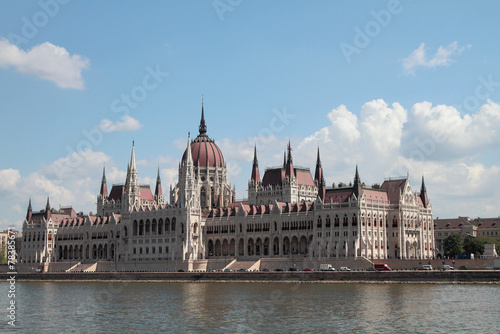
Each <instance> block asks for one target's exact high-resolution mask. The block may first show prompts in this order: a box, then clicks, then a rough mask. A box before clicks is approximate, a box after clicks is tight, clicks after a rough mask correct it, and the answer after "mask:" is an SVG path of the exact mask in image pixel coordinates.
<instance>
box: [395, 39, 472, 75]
mask: <svg viewBox="0 0 500 334" xmlns="http://www.w3.org/2000/svg"><path fill="white" fill-rule="evenodd" d="M470 47H471V45H467V46H466V47H463V46H460V47H459V46H458V43H457V41H454V42H452V43H450V44H449V45H448V46H444V47H443V46H440V47H439V48H438V50H437V51H436V53H435V54H434V56H433V57H432V58H431V59H428V56H427V49H426V47H425V43H423V42H422V43H421V44H420V46H419V47H418V48H417V49H415V50H413V52H412V53H411V54H410V55H409V56H408V57H407V58H405V59H403V61H402V62H403V68H404V72H405V74H411V75H415V68H417V67H419V66H422V67H428V68H433V67H436V66H448V65H450V64H451V63H452V62H453V61H454V59H453V57H454V56H456V55H460V54H461V53H462V52H464V51H465V49H469V48H470Z"/></svg>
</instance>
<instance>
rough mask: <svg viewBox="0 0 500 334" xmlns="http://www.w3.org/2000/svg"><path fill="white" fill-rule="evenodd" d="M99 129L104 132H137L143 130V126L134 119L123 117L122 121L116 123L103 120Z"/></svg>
mask: <svg viewBox="0 0 500 334" xmlns="http://www.w3.org/2000/svg"><path fill="white" fill-rule="evenodd" d="M97 128H98V129H100V130H101V131H102V132H116V131H136V130H139V129H140V128H142V124H141V123H140V122H139V121H138V120H136V119H135V118H133V117H130V116H123V117H122V119H121V121H116V122H113V121H110V120H109V119H103V120H102V121H101V123H100V124H99V125H98V126H97Z"/></svg>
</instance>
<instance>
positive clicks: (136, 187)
mask: <svg viewBox="0 0 500 334" xmlns="http://www.w3.org/2000/svg"><path fill="white" fill-rule="evenodd" d="M277 149H279V148H277ZM135 154H136V152H135V149H134V145H132V152H131V157H130V162H129V165H128V168H127V176H126V179H125V183H124V184H117V185H116V184H114V185H112V187H111V190H110V191H109V192H108V187H107V183H106V175H105V171H104V170H103V176H102V181H101V186H100V192H99V195H98V196H97V211H96V214H92V213H91V214H88V215H86V214H83V213H77V212H76V211H75V210H74V209H73V208H71V207H63V208H61V209H59V210H56V209H54V208H51V206H50V202H49V199H47V204H46V207H45V209H44V210H40V211H38V212H33V210H32V206H31V200H30V202H29V205H28V210H27V214H26V219H25V221H24V224H23V234H22V238H23V239H22V245H21V249H20V253H19V262H20V264H26V265H28V266H32V267H35V266H36V267H42V266H43V268H42V270H51V271H58V270H65V271H71V270H74V271H91V270H94V271H95V270H102V271H107V270H115V271H116V270H155V271H161V270H177V269H184V270H207V269H209V268H217V269H223V268H226V267H228V266H229V265H231V264H232V265H233V268H234V264H235V263H237V262H240V263H246V264H247V268H246V269H256V270H259V269H261V268H262V264H261V263H272V262H273V261H274V262H273V263H275V266H279V265H280V263H286V264H283V266H287V265H289V264H288V263H290V261H292V262H297V261H302V262H301V263H305V262H304V261H309V262H308V263H312V264H311V265H315V264H316V265H318V264H319V263H327V262H329V261H330V262H331V261H334V260H336V259H345V260H356V259H364V260H365V261H370V260H374V259H395V258H400V259H432V258H434V257H435V255H436V254H435V248H436V246H435V244H434V242H435V241H434V224H433V217H432V206H431V204H430V202H429V199H428V197H427V191H426V187H425V184H424V179H423V178H422V184H421V186H420V191H419V192H417V191H414V189H413V188H412V185H411V184H410V180H409V179H408V177H404V178H394V179H391V178H390V179H386V180H384V182H383V183H382V184H381V185H373V186H372V187H367V186H366V185H365V184H364V183H363V182H362V181H361V177H360V174H359V173H358V167H357V166H355V168H354V166H353V172H354V173H353V174H354V178H353V180H352V182H350V183H349V184H343V183H338V184H337V185H335V184H333V185H332V186H327V184H326V181H325V178H324V176H323V175H324V173H323V167H322V164H321V159H320V151H319V148H318V152H317V158H316V164H315V166H316V167H315V170H314V176H313V174H312V172H311V170H310V169H309V168H302V167H297V166H294V161H293V158H292V150H291V147H290V144H289V145H288V147H287V149H286V151H285V155H284V158H283V162H282V164H280V165H279V166H278V167H272V168H267V169H266V170H265V171H264V174H263V175H262V177H261V173H260V171H259V164H258V148H257V147H255V151H254V159H253V166H252V173H251V175H250V179H249V181H248V199H247V200H244V201H236V200H235V193H236V192H235V188H234V186H231V184H230V183H229V182H228V179H227V169H226V162H225V161H224V155H223V153H222V151H221V150H220V148H219V147H218V146H217V145H216V144H215V142H214V141H213V140H212V139H211V138H210V137H209V136H208V135H207V126H206V123H205V115H204V110H203V106H202V110H201V121H200V125H199V134H198V136H197V137H196V138H195V139H194V140H192V139H191V138H189V137H188V139H187V145H186V150H185V151H184V154H183V156H182V158H181V160H180V163H179V175H178V182H177V184H176V185H174V186H172V185H171V186H170V189H169V192H168V195H169V201H167V199H166V198H165V197H164V192H163V190H162V184H161V180H160V175H159V171H158V177H157V181H156V185H155V189H154V193H153V192H152V191H151V188H150V185H141V184H139V181H138V170H137V166H136V158H135ZM328 154H331V152H328ZM96 188H97V185H96ZM283 261H288V262H283ZM259 266H260V267H259ZM318 266H319V265H318ZM96 268H98V269H96Z"/></svg>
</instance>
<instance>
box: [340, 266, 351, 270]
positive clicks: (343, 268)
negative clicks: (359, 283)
mask: <svg viewBox="0 0 500 334" xmlns="http://www.w3.org/2000/svg"><path fill="white" fill-rule="evenodd" d="M339 270H340V271H351V268H349V267H340V269H339Z"/></svg>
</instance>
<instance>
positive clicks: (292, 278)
mask: <svg viewBox="0 0 500 334" xmlns="http://www.w3.org/2000/svg"><path fill="white" fill-rule="evenodd" d="M11 277H14V278H15V280H16V281H50V282H92V281H93V282H171V283H177V282H182V283H186V282H193V283H197V282H200V283H227V282H233V283H234V282H236V283H237V282H245V283H276V282H280V283H380V284H386V283H402V284H493V285H495V284H500V271H498V270H496V271H495V270H463V271H460V270H454V271H437V270H433V271H425V270H423V271H415V270H413V271H410V270H409V271H386V272H384V271H351V272H338V271H335V272H326V271H315V272H300V271H299V272H288V271H285V272H261V271H260V272H72V273H66V272H49V273H20V272H19V273H0V280H1V281H6V280H8V279H9V278H11Z"/></svg>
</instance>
